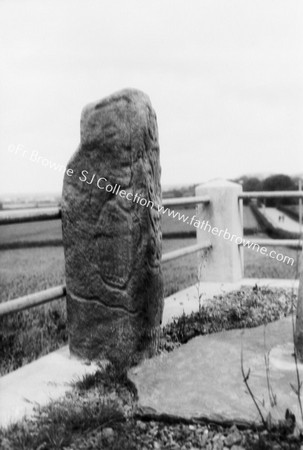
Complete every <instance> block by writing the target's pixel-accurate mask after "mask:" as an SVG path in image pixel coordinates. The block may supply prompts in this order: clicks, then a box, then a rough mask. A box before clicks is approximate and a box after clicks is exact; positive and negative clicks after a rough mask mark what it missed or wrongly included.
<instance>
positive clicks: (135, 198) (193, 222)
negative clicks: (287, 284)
mask: <svg viewBox="0 0 303 450" xmlns="http://www.w3.org/2000/svg"><path fill="white" fill-rule="evenodd" d="M66 173H67V175H69V176H71V175H72V174H73V171H72V169H68V170H67V172H66ZM87 175H88V172H87V171H86V170H83V171H82V172H81V177H79V180H80V181H82V182H86V183H87V184H91V183H92V182H93V181H95V182H96V183H97V187H98V188H99V189H101V190H103V189H104V190H105V191H107V192H111V193H112V194H114V195H119V196H120V197H122V198H126V199H127V200H129V201H132V202H134V203H138V204H140V205H141V206H146V207H149V208H153V209H156V210H157V211H158V212H159V213H160V214H163V215H164V214H166V213H167V215H168V216H169V217H172V218H173V219H177V220H180V221H182V222H183V223H186V224H188V225H190V226H193V227H195V228H200V229H201V230H204V231H207V232H208V233H211V234H213V235H214V236H219V237H221V238H223V239H225V240H228V241H230V242H233V243H235V244H236V245H243V247H247V248H249V249H252V250H254V251H257V252H259V253H261V255H264V256H268V257H269V258H271V259H276V260H277V261H280V262H284V263H286V264H290V265H293V264H294V262H295V260H294V258H291V257H290V256H287V255H283V254H282V253H277V252H276V251H275V250H271V251H268V249H267V247H263V246H262V247H260V245H259V244H257V243H256V242H252V241H249V240H248V239H244V238H242V237H240V236H236V235H235V234H231V233H230V232H229V230H228V228H225V230H222V229H221V230H220V229H219V228H217V227H212V226H211V224H210V223H209V222H208V220H206V221H205V220H202V221H200V220H198V219H197V217H196V216H195V215H193V216H191V217H190V216H185V215H184V214H181V213H180V212H179V211H174V210H173V209H172V210H171V209H170V208H165V207H164V206H160V205H155V204H154V202H152V201H151V200H147V199H146V198H144V197H141V196H140V195H139V194H138V193H136V194H133V193H132V192H129V191H128V192H127V191H125V190H123V189H121V186H120V185H117V184H115V185H114V186H113V185H112V184H110V183H108V184H104V182H107V181H108V180H107V179H106V178H104V177H101V178H99V179H98V180H94V176H93V178H91V179H90V180H89V181H88V180H87Z"/></svg>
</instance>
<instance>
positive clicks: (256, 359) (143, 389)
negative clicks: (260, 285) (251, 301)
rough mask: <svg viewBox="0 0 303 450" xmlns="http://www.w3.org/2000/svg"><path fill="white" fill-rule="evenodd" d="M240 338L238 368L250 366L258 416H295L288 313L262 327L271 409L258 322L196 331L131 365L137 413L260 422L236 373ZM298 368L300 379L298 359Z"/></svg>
mask: <svg viewBox="0 0 303 450" xmlns="http://www.w3.org/2000/svg"><path fill="white" fill-rule="evenodd" d="M242 341H243V358H244V368H245V371H247V370H248V369H250V370H251V372H250V377H249V385H250V387H251V389H252V391H253V392H254V394H255V396H256V397H257V398H258V399H259V400H261V401H263V400H264V402H265V407H262V406H261V405H260V408H261V409H262V412H263V414H264V416H265V417H266V416H267V414H268V412H269V411H270V412H271V414H272V416H273V418H274V419H275V420H278V419H283V418H284V415H285V410H286V408H289V409H291V410H292V411H293V412H294V413H295V415H296V418H297V421H298V422H299V421H301V418H300V412H299V407H298V400H297V398H296V395H295V394H294V392H293V391H292V389H291V386H290V383H293V384H294V385H296V372H295V367H294V363H293V361H292V356H291V354H292V351H293V346H292V344H291V342H292V324H291V318H290V317H288V318H286V319H283V320H279V321H277V322H274V323H271V324H269V325H267V326H266V343H267V348H268V349H270V348H272V352H271V353H272V357H271V356H270V382H271V386H272V389H273V392H274V393H275V394H276V396H277V402H278V405H277V407H274V408H272V407H271V406H270V402H269V398H268V389H267V380H266V370H265V363H264V354H265V348H264V327H263V326H262V327H257V328H251V329H246V330H245V331H244V330H232V331H224V332H220V333H215V334H211V335H207V336H199V337H197V338H194V339H192V340H191V341H189V342H188V343H187V344H185V345H183V346H182V347H180V348H178V349H177V350H175V351H174V352H172V353H169V354H166V355H161V356H159V357H156V358H154V359H152V360H147V361H144V362H143V363H142V364H140V365H139V366H137V367H136V368H133V369H131V370H130V372H129V376H130V378H131V380H132V381H133V382H134V383H135V385H136V386H137V389H138V393H139V405H140V408H141V411H142V413H143V414H144V412H147V413H148V414H151V413H153V414H155V415H156V416H157V415H163V414H164V415H171V416H177V417H183V418H187V419H189V418H204V419H208V420H215V421H231V422H235V423H243V422H244V423H260V422H261V421H260V417H259V416H258V413H257V410H256V408H255V406H254V404H253V401H252V399H251V397H250V396H249V395H248V393H247V389H246V387H245V384H244V382H243V377H242V374H241V363H240V361H241V342H242ZM285 345H287V346H286V348H284V346H285ZM299 370H300V374H301V379H302V380H303V365H302V364H300V365H299ZM301 425H302V423H301Z"/></svg>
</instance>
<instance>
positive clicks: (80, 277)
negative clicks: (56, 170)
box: [62, 89, 163, 364]
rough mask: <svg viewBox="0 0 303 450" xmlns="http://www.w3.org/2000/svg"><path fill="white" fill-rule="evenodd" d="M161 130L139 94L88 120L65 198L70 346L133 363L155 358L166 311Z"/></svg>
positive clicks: (107, 104) (98, 106) (99, 107)
mask: <svg viewBox="0 0 303 450" xmlns="http://www.w3.org/2000/svg"><path fill="white" fill-rule="evenodd" d="M160 172H161V169H160V163H159V144H158V130H157V120H156V115H155V112H154V110H153V108H152V106H151V103H150V100H149V98H148V97H147V95H145V94H144V93H143V92H140V91H137V90H133V89H127V90H123V91H120V92H117V93H115V94H113V95H111V96H109V97H107V98H105V99H103V100H101V101H99V102H96V103H92V104H89V105H88V106H86V107H85V108H84V110H83V112H82V117H81V142H80V146H79V148H78V149H77V151H76V152H75V154H74V155H73V156H72V158H71V160H70V161H69V164H68V166H67V169H66V173H65V177H64V183H63V196H62V227H63V243H64V252H65V270H66V289H67V320H68V329H69V346H70V351H71V353H72V354H74V355H77V356H79V357H81V358H88V359H102V358H107V359H109V360H111V361H112V362H114V363H117V362H119V363H122V364H129V363H133V362H135V361H138V360H140V359H141V358H143V357H148V356H151V355H152V354H153V353H154V351H155V349H156V347H157V343H158V337H159V332H160V324H161V320H162V312H163V280H162V272H161V265H160V261H161V251H162V246H161V241H162V235H161V228H160V215H159V213H158V210H157V205H159V204H160V203H161V187H160Z"/></svg>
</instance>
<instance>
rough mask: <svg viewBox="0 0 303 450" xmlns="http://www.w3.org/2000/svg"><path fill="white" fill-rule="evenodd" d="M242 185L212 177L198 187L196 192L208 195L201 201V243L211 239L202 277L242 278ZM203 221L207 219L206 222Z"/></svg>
mask: <svg viewBox="0 0 303 450" xmlns="http://www.w3.org/2000/svg"><path fill="white" fill-rule="evenodd" d="M241 192H242V186H241V185H239V184H237V183H233V182H231V181H226V180H221V179H219V180H213V181H209V182H207V183H204V184H201V185H199V186H197V187H196V196H201V195H207V196H208V197H209V198H210V203H209V204H199V205H198V208H197V218H198V220H199V222H200V223H201V225H200V227H199V228H197V241H198V243H199V244H200V243H203V242H209V241H210V242H211V245H212V248H211V250H210V252H209V253H208V256H207V261H206V264H205V268H204V269H203V270H202V274H201V275H202V280H201V281H218V282H236V281H240V280H241V279H242V278H243V246H242V238H243V220H242V216H243V212H242V209H243V208H242V200H239V198H238V196H239V194H241ZM203 221H204V223H203Z"/></svg>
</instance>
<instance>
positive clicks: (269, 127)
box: [0, 0, 303, 193]
mask: <svg viewBox="0 0 303 450" xmlns="http://www.w3.org/2000/svg"><path fill="white" fill-rule="evenodd" d="M302 23H303V4H302V2H301V1H299V0H298V1H289V0H285V1H284V0H283V1H281V0H273V1H270V0H260V1H256V0H245V1H244V0H239V1H235V0H229V1H226V0H222V1H220V0H184V1H183V0H182V1H181V0H172V1H168V0H152V1H151V0H150V1H144V0H127V1H125V0H120V1H113V0H110V1H102V0H78V1H77V0H50V1H48V0H44V1H41V0H40V1H39V0H18V1H17V0H4V1H3V0H2V1H0V34H1V43H0V51H1V58H0V61H1V72H0V80H1V103H0V108H1V112H0V124H1V134H0V151H1V164H0V180H1V181H0V187H1V192H2V193H3V192H4V193H7V192H35V191H37V192H50V191H55V192H59V191H60V190H61V187H62V174H60V173H57V172H56V171H54V170H52V169H50V168H48V167H43V166H42V165H41V164H38V163H34V162H32V161H30V159H29V155H31V154H32V152H33V151H37V152H38V154H39V155H41V156H43V157H44V158H46V159H48V160H49V161H51V162H53V163H57V164H67V162H68V160H69V158H70V157H71V155H72V154H73V152H74V151H75V149H76V147H77V145H78V143H79V133H80V127H79V121H80V114H81V110H82V108H83V106H84V105H85V104H87V103H89V102H92V101H96V100H99V99H101V98H103V97H105V96H107V95H109V94H111V93H113V92H115V91H117V90H119V89H122V88H124V87H134V88H138V89H141V90H143V91H145V92H146V93H147V94H148V95H149V97H150V99H151V101H152V104H153V106H154V108H155V110H156V113H157V117H158V127H159V136H160V151H161V165H162V184H164V185H167V184H187V183H198V182H203V181H207V180H208V179H212V178H217V177H224V178H233V177H236V176H239V175H242V174H245V173H248V174H251V173H256V172H257V173H259V172H266V173H279V172H282V173H287V174H290V175H292V174H296V173H302V172H303V131H302V129H303V127H302V119H303V101H302V100H303V99H302V97H303V95H302V85H303V58H302V49H303V46H302V44H303V30H302V29H303V27H302ZM18 144H19V145H22V146H23V148H24V149H26V150H27V155H28V156H27V157H22V156H21V155H20V156H18V155H17V154H14V153H11V152H10V150H12V149H13V148H14V146H17V145H18ZM100 176H102V174H100Z"/></svg>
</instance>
